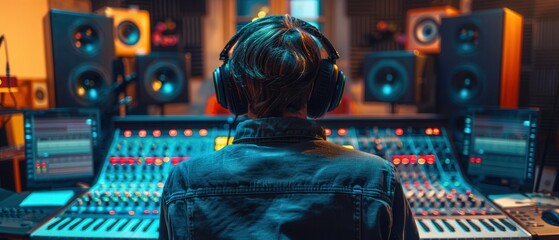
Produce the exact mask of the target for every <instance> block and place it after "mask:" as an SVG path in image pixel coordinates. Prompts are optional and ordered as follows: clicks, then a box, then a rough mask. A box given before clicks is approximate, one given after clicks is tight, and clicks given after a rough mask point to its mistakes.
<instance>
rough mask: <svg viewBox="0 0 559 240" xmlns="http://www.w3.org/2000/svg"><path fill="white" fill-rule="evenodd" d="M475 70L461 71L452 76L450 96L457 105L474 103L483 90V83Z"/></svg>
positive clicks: (466, 69)
mask: <svg viewBox="0 0 559 240" xmlns="http://www.w3.org/2000/svg"><path fill="white" fill-rule="evenodd" d="M480 77H481V76H480V74H479V72H478V71H475V70H474V69H468V68H465V69H460V70H458V71H456V72H455V73H454V74H453V75H452V79H451V82H450V84H451V85H450V94H451V96H452V99H453V100H454V101H455V102H456V103H460V104H470V103H473V102H474V101H475V100H476V98H477V97H478V96H479V95H480V93H481V92H482V90H483V81H482V80H481V79H480Z"/></svg>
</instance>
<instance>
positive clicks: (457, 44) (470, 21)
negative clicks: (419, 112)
mask: <svg viewBox="0 0 559 240" xmlns="http://www.w3.org/2000/svg"><path fill="white" fill-rule="evenodd" d="M521 48H522V16H521V15H519V14H518V13H516V12H513V11H512V10H509V9H506V8H504V9H496V10H489V11H479V12H474V13H471V14H469V15H462V16H458V17H450V18H443V19H442V24H441V54H440V61H439V71H440V73H439V83H440V84H438V89H437V101H438V104H439V108H440V111H441V112H443V113H451V112H453V111H455V110H458V109H465V108H467V107H472V106H474V107H475V106H493V107H495V106H498V107H503V108H507V107H508V108H514V107H517V106H518V86H519V78H520V55H521Z"/></svg>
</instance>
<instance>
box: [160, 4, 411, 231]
mask: <svg viewBox="0 0 559 240" xmlns="http://www.w3.org/2000/svg"><path fill="white" fill-rule="evenodd" d="M233 47H234V49H233V51H232V54H231V57H230V58H229V53H230V50H231V49H232V48H233ZM325 54H328V56H327V59H323V55H325ZM336 58H337V52H336V51H335V49H333V47H332V45H331V44H330V42H329V41H328V40H327V39H326V38H325V37H324V36H322V34H320V32H319V31H318V30H317V29H316V28H314V27H312V26H311V25H309V24H308V23H306V22H304V21H302V20H299V19H296V18H293V17H290V16H288V15H286V16H271V17H264V18H261V19H258V20H256V21H254V22H251V23H249V24H247V25H246V26H245V27H244V28H242V29H241V30H240V31H239V32H238V33H237V34H236V35H235V36H233V37H232V39H231V40H230V42H229V43H228V44H227V45H226V47H225V49H224V50H223V52H222V55H221V59H222V60H224V64H223V65H222V66H221V67H219V68H218V69H216V72H215V73H214V83H215V87H216V96H217V99H218V102H219V103H220V104H221V105H223V106H224V107H226V108H228V109H229V110H230V111H231V112H232V113H234V114H235V115H241V114H245V113H248V117H249V119H248V120H245V121H243V122H241V123H240V124H239V125H238V126H237V128H236V133H235V138H234V141H233V144H232V145H229V146H226V147H225V148H223V149H221V150H220V151H217V152H214V153H211V154H207V155H204V156H196V157H193V158H192V159H190V160H188V161H185V162H182V163H181V164H179V165H178V166H176V167H175V169H173V171H172V172H171V174H170V176H169V178H168V180H167V183H166V184H165V189H164V191H163V198H162V202H161V213H162V215H161V226H160V229H159V231H160V238H162V239H167V238H174V239H183V238H184V239H419V237H418V233H417V229H416V226H415V222H414V220H413V217H412V215H411V211H410V208H409V206H408V203H407V201H406V199H405V197H404V195H403V192H402V188H401V185H400V182H399V178H398V176H397V171H396V169H395V168H394V166H392V165H391V163H389V162H388V161H385V160H383V159H381V158H380V157H378V156H374V155H371V154H368V153H364V152H360V151H356V150H350V149H347V148H344V147H342V146H339V145H336V144H333V143H330V142H328V141H326V137H325V135H324V130H323V128H321V127H320V126H318V125H317V123H316V122H314V121H312V120H307V117H312V118H316V117H320V116H322V115H323V114H324V113H325V112H327V111H331V110H333V109H334V108H335V107H336V106H337V105H338V104H339V101H340V100H339V99H340V98H341V94H342V92H343V84H344V81H345V77H344V76H343V73H341V71H339V70H338V68H337V66H336V65H335V59H336Z"/></svg>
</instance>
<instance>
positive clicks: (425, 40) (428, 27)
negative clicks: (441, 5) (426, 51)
mask: <svg viewBox="0 0 559 240" xmlns="http://www.w3.org/2000/svg"><path fill="white" fill-rule="evenodd" d="M414 30H415V31H413V32H414V34H413V36H414V37H415V40H416V41H417V42H419V43H422V44H429V43H432V42H434V41H435V40H437V37H438V36H439V25H438V24H437V22H436V21H435V19H434V18H424V19H423V20H421V21H419V22H418V23H417V25H415V28H414Z"/></svg>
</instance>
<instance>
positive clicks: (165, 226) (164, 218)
mask: <svg viewBox="0 0 559 240" xmlns="http://www.w3.org/2000/svg"><path fill="white" fill-rule="evenodd" d="M175 171H176V167H175V168H174V169H173V170H171V172H170V173H169V176H168V177H167V181H166V182H165V186H164V187H163V193H162V194H161V199H160V201H159V202H160V204H161V208H160V209H159V239H171V237H172V236H173V235H172V226H171V224H170V222H169V220H170V219H169V206H168V205H167V199H168V198H169V196H170V195H171V191H170V189H172V187H173V186H172V184H173V182H174V176H175V174H174V172H175Z"/></svg>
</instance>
